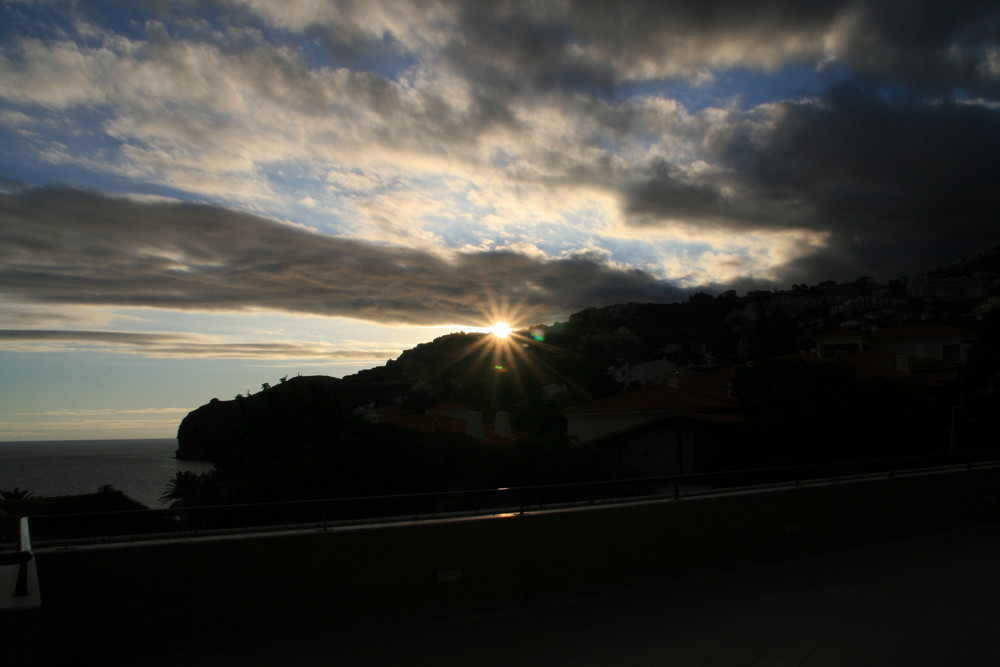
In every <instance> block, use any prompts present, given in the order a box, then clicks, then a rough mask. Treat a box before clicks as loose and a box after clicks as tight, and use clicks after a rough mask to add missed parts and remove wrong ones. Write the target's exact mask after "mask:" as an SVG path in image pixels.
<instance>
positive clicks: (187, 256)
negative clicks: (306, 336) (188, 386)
mask: <svg viewBox="0 0 1000 667" xmlns="http://www.w3.org/2000/svg"><path fill="white" fill-rule="evenodd" d="M0 292H4V293H6V294H7V295H8V297H12V298H14V299H17V300H20V301H25V302H37V303H48V304H53V303H65V304H96V305H108V306H149V307H159V308H176V309H207V310H245V309H254V308H268V309H274V310H282V311H286V312H297V313H310V314H316V315H331V316H332V315H340V316H347V317H355V318H360V319H366V320H371V321H377V322H409V323H417V324H441V323H448V322H452V323H468V324H482V323H483V317H484V306H485V304H486V303H487V299H488V298H493V299H496V300H500V301H508V302H510V303H513V304H520V305H521V310H522V312H526V313H530V314H531V315H533V316H534V317H535V318H537V320H538V321H547V320H548V319H554V318H557V317H561V316H564V315H565V314H566V313H567V312H571V311H572V310H575V309H578V308H582V307H585V306H589V305H594V304H606V303H612V302H618V301H629V300H633V301H652V300H655V301H670V300H676V299H678V298H680V297H681V296H682V292H681V290H679V289H678V288H675V287H673V286H671V285H669V284H667V283H664V282H662V281H659V280H657V279H655V278H653V277H651V276H650V275H648V274H646V273H644V272H642V271H638V270H631V271H623V270H617V269H613V268H609V267H608V266H606V265H603V264H602V263H600V262H599V261H598V260H597V259H595V258H591V257H583V256H578V257H572V258H567V259H562V260H555V261H543V260H538V259H534V258H530V257H527V256H524V255H519V254H516V253H513V252H491V253H478V254H463V255H458V256H457V257H456V258H455V259H453V260H451V261H449V260H445V259H442V258H440V257H438V256H435V255H432V254H429V253H426V252H422V251H418V250H410V249H403V248H398V247H383V246H376V245H372V244H367V243H362V242H358V241H352V240H347V239H340V238H333V237H329V236H323V235H320V234H316V233H312V232H309V231H306V230H304V229H301V228H298V227H293V226H290V225H286V224H281V223H278V222H275V221H272V220H267V219H264V218H259V217H255V216H251V215H246V214H242V213H236V212H233V211H227V210H223V209H219V208H215V207H211V206H199V205H193V204H176V203H137V202H135V201H128V200H123V199H114V198H109V197H104V196H100V195H96V194H90V193H85V192H80V191H75V190H57V189H38V190H31V191H27V192H25V193H22V194H20V195H0ZM53 335H55V334H53Z"/></svg>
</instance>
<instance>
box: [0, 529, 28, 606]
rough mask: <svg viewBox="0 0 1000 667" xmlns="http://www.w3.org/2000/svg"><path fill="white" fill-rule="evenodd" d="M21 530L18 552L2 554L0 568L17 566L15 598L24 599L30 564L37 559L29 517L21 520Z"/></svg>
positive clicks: (26, 591)
mask: <svg viewBox="0 0 1000 667" xmlns="http://www.w3.org/2000/svg"><path fill="white" fill-rule="evenodd" d="M19 529H20V536H19V540H18V550H17V551H14V552H8V553H0V566H4V565H8V566H9V565H17V578H16V580H15V583H14V595H13V597H24V596H26V595H27V594H28V563H29V562H31V559H32V558H34V557H35V554H34V553H33V552H32V550H31V530H30V529H29V526H28V517H23V518H22V519H21V521H20V526H19Z"/></svg>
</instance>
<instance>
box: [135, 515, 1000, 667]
mask: <svg viewBox="0 0 1000 667" xmlns="http://www.w3.org/2000/svg"><path fill="white" fill-rule="evenodd" d="M130 664H132V665H136V666H138V665H181V664H183V665H241V666H244V667H251V666H256V665H337V666H338V667H366V666H378V667H384V666H386V665H401V666H408V665H428V666H429V665H435V666H438V665H440V666H456V667H457V666H462V667H479V666H491V665H505V666H509V665H516V666H518V667H528V666H533V665H545V666H546V667H549V666H563V665H566V666H568V665H573V666H578V667H611V666H614V667H626V666H627V667H646V666H653V665H656V666H684V667H693V666H695V665H698V666H701V665H706V666H707V665H712V666H715V665H719V666H723V665H728V666H738V665H746V666H753V667H763V666H769V667H785V666H791V665H808V666H811V667H820V666H833V665H879V666H881V665H928V666H934V667H941V666H944V665H956V666H961V667H966V666H969V667H975V666H977V665H984V666H985V665H989V666H990V667H995V666H996V665H1000V526H998V527H991V528H988V529H980V530H974V531H965V532H956V533H952V534H948V535H938V536H935V537H933V538H927V539H921V540H911V541H908V542H897V543H895V544H892V545H888V546H883V547H879V548H872V549H867V550H863V551H855V552H851V553H845V554H841V555H837V556H835V557H829V558H820V559H811V560H808V561H799V562H796V563H791V564H783V565H777V566H773V567H768V568H758V569H755V570H752V571H750V570H747V571H742V572H732V573H728V574H726V575H718V576H712V577H703V578H700V579H693V580H688V581H683V582H678V583H673V584H669V585H659V586H655V587H648V588H646V589H643V590H636V591H630V592H621V593H618V594H615V595H605V596H601V597H594V598H590V599H579V600H574V601H566V602H562V603H558V604H555V603H554V604H547V605H541V606H534V607H530V608H524V609H519V610H516V611H508V612H504V613H493V614H480V615H475V616H467V617H463V618H459V619H452V620H448V621H438V622H433V623H421V624H413V625H407V626H403V627H396V628H384V629H379V630H368V631H359V632H351V633H342V634H337V635H329V636H325V637H318V638H314V639H311V640H308V641H301V640H300V641H289V642H269V643H262V644H261V645H259V646H253V647H251V646H247V647H245V648H242V649H240V650H236V651H225V652H223V651H206V652H200V653H197V654H186V655H177V656H170V657H162V658H159V659H155V660H152V659H150V660H144V661H141V662H139V661H135V662H133V663H130Z"/></svg>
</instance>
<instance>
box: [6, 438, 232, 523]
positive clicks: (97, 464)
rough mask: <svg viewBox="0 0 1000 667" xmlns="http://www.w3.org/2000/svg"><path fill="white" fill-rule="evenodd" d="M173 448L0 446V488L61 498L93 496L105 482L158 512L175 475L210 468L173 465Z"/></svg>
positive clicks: (109, 443) (90, 443) (168, 441)
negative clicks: (162, 498)
mask: <svg viewBox="0 0 1000 667" xmlns="http://www.w3.org/2000/svg"><path fill="white" fill-rule="evenodd" d="M176 449H177V440H176V439H174V438H158V439H144V440H138V439H137V440H58V441H46V442H0V489H3V490H5V491H7V490H10V489H13V488H14V487H17V488H20V489H26V490H28V491H30V492H31V493H32V495H35V496H64V495H77V494H84V493H96V492H97V490H98V489H99V488H100V487H102V486H104V485H105V484H110V485H111V486H113V487H115V488H116V489H118V490H119V491H122V492H123V493H125V495H127V496H129V497H130V498H133V499H135V500H138V501H139V502H140V503H142V504H143V505H146V506H147V507H150V508H153V509H158V508H163V507H166V505H164V504H162V503H161V502H160V496H162V495H163V493H164V492H165V491H166V490H167V483H168V482H169V481H170V479H171V478H172V477H173V475H174V473H175V472H177V471H178V470H193V471H195V472H205V471H207V470H211V468H212V464H211V463H206V462H202V461H178V460H177V459H175V458H174V451H175V450H176Z"/></svg>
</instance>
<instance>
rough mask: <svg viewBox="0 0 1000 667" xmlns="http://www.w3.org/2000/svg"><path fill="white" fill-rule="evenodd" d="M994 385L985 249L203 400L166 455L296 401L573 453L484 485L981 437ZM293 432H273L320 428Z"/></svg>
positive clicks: (187, 452)
mask: <svg viewBox="0 0 1000 667" xmlns="http://www.w3.org/2000/svg"><path fill="white" fill-rule="evenodd" d="M998 382H1000V249H994V250H992V251H990V252H988V253H982V254H980V255H978V256H975V257H972V258H966V259H964V260H962V261H960V262H955V263H953V264H951V265H949V266H945V267H940V268H938V269H935V270H933V271H930V272H927V273H926V274H923V275H920V276H915V277H912V278H908V279H899V280H894V281H892V282H890V283H888V284H880V283H877V282H875V281H874V280H872V279H870V278H867V277H863V278H860V279H858V280H856V281H853V282H849V283H835V282H833V281H825V282H822V283H820V284H818V285H812V286H807V285H794V286H793V287H792V288H791V289H788V290H774V291H753V292H750V293H748V294H746V295H745V296H739V295H737V294H736V293H735V292H731V291H730V292H725V293H722V294H719V295H717V296H711V295H708V294H703V293H699V294H695V295H693V296H691V297H690V298H689V299H688V300H687V301H686V302H683V303H675V304H638V303H627V304H617V305H612V306H606V307H601V308H588V309H586V310H583V311H580V312H578V313H575V314H573V315H571V316H570V318H569V319H568V321H567V322H563V323H555V324H548V325H543V324H539V325H535V326H529V327H525V328H523V329H521V330H520V331H519V332H516V333H515V334H514V335H512V336H511V337H509V338H508V339H504V340H503V341H499V340H497V339H494V338H493V337H492V336H490V335H488V334H480V333H463V334H452V335H448V336H443V337H440V338H438V339H435V340H434V341H431V342H428V343H424V344H421V345H418V346H417V347H415V348H413V349H411V350H407V351H406V352H404V353H403V354H402V355H400V357H399V358H398V359H396V360H393V361H390V362H388V363H387V364H386V365H384V366H381V367H377V368H373V369H369V370H366V371H362V372H360V373H358V374H356V375H353V376H348V377H345V378H342V379H340V380H337V379H334V378H319V377H316V378H292V379H291V380H288V381H287V382H285V381H284V380H283V381H282V382H279V383H278V384H277V385H275V386H270V385H267V384H265V385H264V388H263V390H262V391H261V392H258V393H256V394H253V395H252V396H251V395H247V396H238V397H237V398H236V399H235V400H233V401H219V400H214V401H213V402H212V403H211V404H209V405H206V406H203V407H202V408H199V410H196V411H194V412H192V413H191V414H190V415H189V416H188V418H186V419H185V420H184V423H182V424H181V427H180V430H179V433H178V439H179V443H180V450H179V455H180V456H182V457H183V456H188V457H193V458H199V457H200V458H210V459H212V460H216V459H217V458H218V457H219V451H222V450H225V449H226V448H227V447H232V446H236V445H235V443H234V442H232V441H231V435H226V436H225V437H224V439H226V440H227V441H228V444H225V445H220V444H219V443H215V444H213V443H212V442H211V441H212V438H213V437H216V438H217V437H218V436H219V434H222V433H225V434H233V433H257V434H258V436H257V437H259V438H264V437H265V434H266V438H268V439H270V440H287V439H288V437H290V436H289V429H288V428H287V427H288V423H290V422H294V421H296V420H298V421H299V422H302V421H303V420H305V421H310V423H312V422H315V421H316V420H315V419H314V418H313V417H308V418H307V417H305V416H304V415H306V414H309V413H311V411H318V412H327V413H329V412H331V411H332V412H335V413H337V414H343V415H346V416H349V417H350V418H351V419H353V420H355V422H364V423H367V424H369V425H370V426H371V427H378V428H383V429H384V428H389V429H392V432H393V433H404V434H405V433H410V434H411V435H412V437H414V438H417V437H419V438H425V439H427V440H434V439H440V438H442V437H445V436H447V437H448V438H451V439H452V442H470V443H472V442H474V443H478V444H477V445H475V446H476V447H479V448H481V449H483V450H484V451H488V452H491V453H490V454H489V455H488V456H487V458H489V457H490V456H492V457H499V458H495V460H494V463H496V461H500V460H502V461H505V463H503V464H502V465H501V467H504V466H506V468H507V470H508V472H509V470H511V469H514V468H517V469H521V470H522V472H523V467H524V466H523V465H521V463H523V459H525V457H527V458H532V457H533V456H535V455H536V454H537V453H538V451H541V450H544V451H545V452H547V453H546V456H547V457H549V458H552V457H553V456H555V458H559V457H561V456H563V455H565V453H566V452H567V451H570V450H575V451H574V452H573V454H572V455H571V456H572V457H575V458H574V459H573V460H574V461H575V462H576V463H579V460H578V459H579V457H580V453H579V452H582V451H586V452H588V454H587V456H585V457H584V458H585V459H586V460H587V463H586V465H584V468H585V469H586V470H584V471H582V472H581V471H579V470H576V471H575V472H572V473H567V472H566V470H567V467H566V466H565V465H562V464H559V466H557V467H560V470H561V471H562V472H561V473H560V475H561V476H560V475H557V476H556V477H555V478H550V477H547V476H546V475H547V473H545V472H538V474H536V475H533V476H528V477H518V476H517V475H514V476H513V477H511V478H509V479H508V478H506V477H504V476H503V475H500V477H499V478H497V479H496V480H494V479H493V478H492V477H490V478H489V479H490V480H493V481H498V482H499V483H508V482H509V483H525V482H530V483H548V482H559V481H567V480H568V479H577V478H580V477H584V478H586V477H594V476H598V477H599V476H609V477H643V476H665V475H675V474H689V473H695V472H705V471H712V470H724V469H734V468H753V467H763V466H773V465H788V464H795V463H817V462H829V461H839V460H846V459H863V458H874V457H882V456H906V455H914V454H927V453H941V452H954V451H959V450H971V449H984V448H992V447H996V446H997V445H998V444H1000V443H998V442H997V434H998V433H1000V423H998V417H997V416H996V415H998V414H1000V404H998V399H997V396H998V394H997V392H996V389H997V388H998V387H997V384H998ZM320 387H322V389H320ZM306 395H308V397H309V399H308V401H305V402H303V401H304V399H303V398H302V397H303V396H306ZM293 396H298V397H299V398H297V399H296V398H292V397H293ZM309 401H312V402H313V405H312V407H307V405H306V403H308V402H309ZM279 406H280V407H279ZM264 414H267V415H268V416H267V417H266V418H265V417H262V416H261V415H264ZM345 418H346V417H345ZM286 422H287V423H286ZM314 426H315V424H314ZM310 428H312V430H309V429H306V430H307V431H309V435H308V436H302V435H299V436H292V437H306V438H314V439H317V438H318V439H319V440H322V439H323V437H326V436H319V435H318V434H319V433H320V432H321V431H322V428H320V427H318V426H315V428H313V427H310ZM352 428H353V427H352ZM316 429H319V430H318V431H317V430H316ZM296 430H297V431H302V425H301V423H299V425H298V426H296V427H295V428H294V429H292V431H296ZM386 432H387V431H385V430H382V431H380V433H382V434H383V435H380V436H378V437H381V438H384V437H386V436H385V435H384V434H385V433H386ZM206 434H215V435H206ZM358 437H359V438H361V439H363V438H364V437H367V436H363V435H360V434H359V435H358ZM372 437H374V436H372ZM393 437H395V436H393ZM402 437H403V439H405V438H406V436H405V435H404V436H402ZM457 446H458V447H463V446H465V445H457ZM469 446H471V445H469ZM532 448H534V449H532ZM532 452H534V453H532ZM553 452H556V454H553ZM463 455H464V454H463ZM484 460H485V459H484ZM512 460H514V461H515V462H514V463H512V462H511V461H512ZM518 462H520V463H518ZM576 463H574V465H576ZM477 465H480V466H481V467H482V466H485V467H487V468H488V467H489V466H490V465H492V464H490V463H483V462H480V463H479V464H477ZM570 467H572V466H570ZM481 472H482V470H480V473H481ZM536 472H537V471H536ZM486 477H489V476H488V475H487V476H486ZM486 477H483V476H482V475H481V474H480V475H479V476H478V477H477V476H476V475H473V478H478V479H482V480H484V481H485V480H486ZM466 481H469V480H466ZM442 483H444V484H446V485H450V486H454V484H455V482H454V480H451V481H447V482H442ZM461 483H462V484H464V483H465V482H461Z"/></svg>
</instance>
